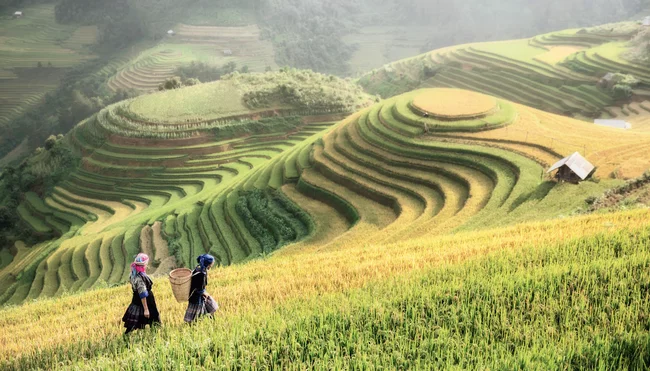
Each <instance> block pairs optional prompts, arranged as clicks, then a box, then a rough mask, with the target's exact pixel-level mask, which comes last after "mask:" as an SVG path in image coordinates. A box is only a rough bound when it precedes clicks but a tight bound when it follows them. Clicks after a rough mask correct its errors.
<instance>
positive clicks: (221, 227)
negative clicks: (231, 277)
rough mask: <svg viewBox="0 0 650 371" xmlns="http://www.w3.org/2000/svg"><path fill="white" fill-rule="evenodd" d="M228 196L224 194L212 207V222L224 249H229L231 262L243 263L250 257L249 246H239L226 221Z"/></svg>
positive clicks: (216, 199)
mask: <svg viewBox="0 0 650 371" xmlns="http://www.w3.org/2000/svg"><path fill="white" fill-rule="evenodd" d="M226 195H227V193H226V192H222V193H221V194H220V195H219V196H218V197H217V198H215V200H214V201H213V202H212V205H210V220H211V221H212V225H213V226H214V227H215V230H216V232H217V233H218V234H219V236H220V237H221V240H222V241H223V242H224V247H227V248H228V251H229V253H230V254H229V255H230V257H231V258H230V259H231V262H236V261H243V260H245V259H246V257H247V256H249V255H250V252H249V251H248V250H247V246H242V245H240V244H239V241H238V240H237V237H236V236H235V233H234V232H233V230H232V227H231V226H230V224H229V223H228V221H227V219H226V214H225V212H224V206H225V202H226Z"/></svg>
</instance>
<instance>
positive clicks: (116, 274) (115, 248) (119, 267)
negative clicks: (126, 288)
mask: <svg viewBox="0 0 650 371" xmlns="http://www.w3.org/2000/svg"><path fill="white" fill-rule="evenodd" d="M111 257H112V261H113V269H112V270H111V275H110V276H109V278H108V283H111V284H114V283H119V282H122V277H124V276H125V271H126V270H128V268H127V267H128V265H129V259H128V255H127V253H126V251H125V249H124V234H119V235H117V236H115V238H113V241H111ZM128 274H130V272H129V273H128Z"/></svg>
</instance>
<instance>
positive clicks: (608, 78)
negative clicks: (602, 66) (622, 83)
mask: <svg viewBox="0 0 650 371" xmlns="http://www.w3.org/2000/svg"><path fill="white" fill-rule="evenodd" d="M613 78H614V73H612V72H607V74H606V75H605V76H603V80H611V79H613Z"/></svg>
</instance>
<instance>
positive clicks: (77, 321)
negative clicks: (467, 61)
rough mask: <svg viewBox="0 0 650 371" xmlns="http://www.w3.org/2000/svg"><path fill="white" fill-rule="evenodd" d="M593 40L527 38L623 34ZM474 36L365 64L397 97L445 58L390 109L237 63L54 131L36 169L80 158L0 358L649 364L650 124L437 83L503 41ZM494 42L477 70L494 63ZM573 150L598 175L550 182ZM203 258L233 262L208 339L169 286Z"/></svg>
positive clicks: (17, 253) (31, 196) (33, 205)
mask: <svg viewBox="0 0 650 371" xmlns="http://www.w3.org/2000/svg"><path fill="white" fill-rule="evenodd" d="M585 32H586V34H585ZM585 32H582V31H579V30H578V31H566V32H564V33H557V34H554V35H555V36H550V35H545V36H540V37H538V38H535V39H531V40H527V41H526V42H525V45H527V46H529V47H531V48H537V49H539V48H541V47H542V45H545V44H544V43H546V42H549V43H554V42H564V43H567V41H566V40H565V39H564V38H562V37H561V36H558V35H564V34H566V35H569V36H567V37H566V38H567V39H569V40H570V41H571V42H575V43H584V45H582V44H581V45H580V46H581V47H584V48H585V49H584V50H590V49H587V47H588V46H589V47H590V48H591V47H594V45H592V44H589V43H588V42H587V41H585V39H589V40H592V39H594V38H600V37H602V38H604V39H606V40H607V43H618V42H621V43H622V42H623V41H612V38H615V37H619V36H614V35H606V36H602V35H601V36H594V35H593V32H594V31H585ZM612 32H613V31H612ZM576 35H582V36H581V37H580V40H577V38H579V36H576ZM585 35H586V36H585ZM617 35H618V34H617ZM583 37H584V39H583ZM620 37H621V38H624V37H630V36H629V35H628V34H625V35H624V36H620ZM557 38H560V39H561V40H560V41H557ZM534 40H536V41H534ZM513 43H521V42H520V41H516V42H513ZM536 43H539V44H540V45H537V44H536ZM607 43H605V42H603V43H601V44H603V45H607ZM533 44H535V45H533ZM587 44H589V45H587ZM477 45H478V46H476V47H472V48H467V49H464V48H466V47H457V48H450V49H449V54H450V55H447V54H445V53H441V52H434V53H430V54H427V55H425V56H421V57H417V58H415V59H413V60H407V61H403V62H400V63H398V64H396V65H393V66H389V67H387V68H385V69H384V70H382V71H375V73H374V75H372V74H371V75H369V76H367V77H364V78H363V79H362V83H367V81H366V80H364V79H371V80H372V79H374V80H372V81H373V83H375V84H377V85H376V86H379V87H381V86H384V87H385V86H386V81H388V80H382V79H384V78H388V77H386V76H390V74H391V73H392V72H390V71H392V70H391V68H397V67H399V66H401V67H403V68H404V70H403V73H404V76H406V75H407V74H409V73H411V72H409V71H419V72H417V74H419V73H420V72H422V71H424V70H418V68H422V66H423V64H422V63H425V64H424V66H428V67H427V68H429V67H430V66H431V65H430V64H429V63H440V64H441V65H442V66H443V67H442V68H435V69H430V70H429V69H427V70H426V71H424V72H427V73H429V74H433V75H432V76H430V77H429V78H428V79H427V80H426V81H425V82H424V83H422V85H423V86H426V85H427V84H429V85H430V86H433V87H425V88H418V89H406V90H408V91H405V92H400V94H394V96H392V97H390V98H388V99H385V100H381V99H379V98H378V97H375V96H370V95H368V94H366V93H364V92H363V91H362V90H361V88H360V87H359V86H358V85H356V84H354V83H353V82H352V81H349V80H343V79H339V78H336V77H331V76H325V75H320V74H316V73H312V72H307V71H297V70H290V69H283V70H282V71H281V72H277V73H265V74H238V73H235V74H232V75H229V76H227V77H226V78H224V79H222V80H221V81H219V82H215V83H210V84H200V85H196V86H193V87H188V88H182V89H177V90H171V91H166V92H161V93H154V94H149V95H145V96H141V97H139V98H135V99H132V100H127V101H124V102H120V103H117V104H115V105H112V106H109V107H107V108H105V109H103V110H102V111H100V112H99V113H98V114H96V115H94V116H92V117H90V118H88V119H87V120H84V121H83V122H81V123H79V125H77V126H76V127H75V128H74V129H73V130H72V131H71V132H70V133H69V134H67V135H66V136H65V137H60V138H54V139H52V141H50V142H49V143H46V146H45V148H42V149H40V150H37V151H36V153H34V154H33V156H32V157H31V158H30V159H29V160H28V162H27V165H26V166H33V167H35V168H36V167H37V166H38V165H37V164H38V163H48V162H49V163H51V164H53V165H57V166H63V165H61V164H60V163H59V162H57V161H58V160H57V157H56V151H58V150H60V148H61V147H65V148H68V149H70V150H71V152H72V154H73V155H74V156H73V157H74V158H73V160H71V161H70V162H69V163H68V165H66V166H70V167H69V171H67V175H66V176H62V177H61V178H60V180H58V181H57V182H56V183H55V184H42V185H39V187H34V189H33V190H32V191H31V192H29V193H27V194H26V195H25V200H24V201H23V202H22V203H20V205H19V206H18V212H19V213H20V216H21V220H22V223H23V224H24V226H25V227H26V228H29V229H30V231H31V233H32V234H34V235H37V236H39V237H40V238H41V239H42V241H44V242H40V243H36V244H34V245H33V246H28V245H26V244H25V243H24V242H23V241H18V242H16V244H15V246H14V248H13V249H12V250H11V252H10V253H8V254H7V253H3V254H2V260H1V262H2V265H1V266H0V267H1V268H2V269H1V270H0V289H1V291H0V303H3V304H5V305H6V307H5V308H3V309H1V310H0V314H1V315H0V327H2V329H3V331H2V333H0V344H1V345H2V347H1V348H0V366H2V367H3V368H7V369H21V368H42V369H52V368H78V369H106V368H124V369H140V368H143V369H173V368H175V367H176V365H178V364H184V365H186V366H188V367H193V368H206V369H218V368H222V369H231V368H264V369H267V368H268V369H270V368H283V369H284V368H287V369H308V368H327V369H350V368H372V367H378V368H389V369H407V368H421V369H441V368H460V369H485V368H490V369H512V368H526V369H529V368H530V369H548V368H550V369H555V368H608V369H609V368H621V369H644V368H647V366H648V365H649V364H650V350H649V349H648V344H649V343H650V333H649V329H650V305H649V304H650V292H649V290H648V287H650V286H649V282H650V273H649V271H648V269H647V268H648V266H649V265H650V251H649V250H648V248H647V246H648V243H649V242H650V241H649V239H650V237H649V236H650V211H649V210H648V207H647V206H646V205H643V204H634V205H633V206H634V207H632V205H629V206H630V207H613V205H618V204H617V203H616V202H614V201H612V202H610V199H617V200H619V201H620V200H622V199H623V198H625V197H627V198H632V197H636V199H637V200H642V199H643V197H644V196H642V195H641V194H642V192H643V191H644V190H645V191H646V196H647V185H648V183H650V182H648V174H647V173H645V171H646V170H647V169H648V168H650V151H647V148H648V146H649V145H650V132H647V131H646V130H644V128H643V126H633V127H632V128H631V129H630V130H622V129H615V128H610V127H602V126H596V125H594V124H593V123H589V122H585V121H581V120H578V119H576V118H571V117H567V116H566V115H564V116H563V115H558V114H556V113H553V112H556V110H553V109H548V110H547V111H542V110H540V108H547V107H542V104H541V103H540V104H531V106H532V107H531V106H527V105H524V104H522V102H521V99H523V98H522V97H525V96H526V95H525V94H524V93H521V94H514V95H512V96H508V97H506V96H503V94H496V92H495V93H494V94H492V93H491V92H490V91H481V89H473V88H472V87H473V86H470V85H469V82H472V83H478V82H479V80H478V79H477V78H468V79H467V81H469V82H468V83H467V84H466V85H464V86H456V85H454V84H453V83H452V82H454V81H456V80H454V79H453V78H449V80H448V81H451V82H449V83H447V84H442V83H440V84H439V85H436V83H435V82H436V81H440V80H435V79H440V78H442V77H443V76H445V75H444V74H445V73H448V72H450V71H451V72H454V73H455V72H458V71H462V73H470V72H472V71H473V70H474V68H475V67H472V69H470V68H465V67H463V66H462V65H463V64H462V63H461V64H460V67H458V66H459V65H458V64H455V62H453V61H452V62H449V63H447V62H444V61H443V60H442V59H443V58H459V56H458V55H460V54H463V53H468V51H467V50H470V51H472V50H479V49H480V48H482V47H486V48H488V47H492V46H493V45H500V44H477ZM481 45H482V46H481ZM503 45H506V44H505V43H504V44H503ZM516 45H517V46H518V47H513V48H512V49H510V48H506V47H503V49H504V50H505V51H504V53H506V52H512V53H515V51H517V53H519V52H521V53H523V51H522V49H521V48H520V46H521V45H519V44H516ZM454 50H458V52H457V54H458V55H457V54H454V53H456V52H454ZM540 50H541V49H540ZM461 51H462V53H461ZM489 53H492V52H489ZM489 53H488V52H485V53H484V54H481V55H483V57H481V58H477V59H476V61H477V62H476V63H477V64H478V63H479V61H480V63H497V62H495V61H494V60H493V59H491V58H488V57H487V56H488V55H489ZM558 53H560V52H559V51H558ZM563 53H564V52H562V53H560V54H563ZM585 54H588V53H587V52H585ZM555 57H557V56H555ZM424 58H428V59H427V61H426V62H423V61H424ZM435 58H441V59H440V60H437V59H435ZM494 58H495V59H499V60H500V62H499V63H498V64H499V65H500V66H511V65H512V64H513V63H512V62H511V61H509V60H505V59H506V57H504V56H501V57H494ZM522 58H523V57H522ZM429 59H430V61H429ZM557 59H559V57H557ZM445 60H446V59H445ZM436 61H437V62H436ZM521 63H522V65H523V63H524V62H521ZM527 63H528V62H527ZM531 63H532V62H531ZM540 63H542V62H540ZM413 66H416V67H414V68H415V69H412V67H413ZM520 67H521V66H514V67H508V68H513V69H516V68H520ZM476 68H478V67H476ZM522 68H523V67H522ZM526 68H530V69H531V70H532V71H533V72H534V73H533V72H527V73H526V74H525V76H528V77H527V78H530V81H536V80H535V79H536V78H537V77H536V76H538V75H535V73H542V72H543V73H547V74H549V76H547V77H548V78H549V80H548V81H555V80H553V79H557V80H560V79H563V80H562V81H568V82H571V81H583V82H584V84H578V85H576V86H572V87H571V88H570V87H565V88H563V87H562V86H560V87H553V85H552V83H550V82H549V83H548V84H547V85H543V86H548V87H552V89H555V90H552V93H549V95H548V97H549V98H548V102H549V103H548V104H551V103H550V102H552V101H551V97H556V98H557V97H560V95H559V94H560V92H562V91H565V90H566V89H569V90H571V89H575V91H582V92H585V91H586V92H593V94H594V95H597V96H600V97H601V98H602V99H603V101H604V100H605V97H609V98H610V99H611V101H607V104H603V105H602V106H601V107H600V108H597V107H596V106H595V105H593V106H588V105H587V102H589V101H590V99H588V98H586V96H590V94H587V93H585V94H586V95H581V94H574V95H571V96H572V97H577V98H574V99H573V100H566V101H564V100H563V102H564V104H566V107H565V106H562V105H561V104H560V103H559V102H556V103H554V104H558V107H557V108H563V109H566V110H568V111H570V112H571V113H573V114H575V115H576V116H578V117H583V116H587V115H588V114H589V115H592V116H596V115H601V114H602V112H606V111H607V110H609V108H608V107H614V102H616V100H615V98H614V96H613V95H611V96H610V95H609V94H610V93H611V94H614V92H613V90H612V91H611V92H608V91H607V89H603V90H601V88H599V87H597V86H596V84H597V83H598V81H596V80H597V79H596V77H595V76H596V75H595V74H594V75H593V76H591V77H589V78H588V77H587V76H588V75H586V74H584V73H583V72H577V71H574V70H571V69H569V68H568V67H566V69H565V67H548V70H547V69H546V67H544V68H542V67H541V65H537V67H526ZM456 70H458V71H456ZM499 71H501V72H499V73H504V74H513V75H516V73H514V72H512V71H510V72H508V71H505V70H503V71H502V70H499ZM558 71H562V75H561V77H560V76H559V75H558V76H555V75H553V74H555V73H558V74H560V72H558ZM424 72H423V73H424ZM412 73H413V74H415V72H412ZM458 73H460V72H458ZM481 75H484V74H481ZM550 75H553V76H550ZM411 76H413V77H414V78H415V75H411ZM417 76H421V75H417ZM572 78H576V79H584V80H571V79H572ZM640 78H641V77H639V79H640ZM429 79H433V80H429ZM412 81H416V80H412ZM417 81H418V83H421V81H419V80H417ZM427 81H428V82H427ZM457 81H461V79H460V78H459V79H458V80H457ZM381 84H384V85H381ZM590 84H591V85H590ZM643 84H644V82H643V81H639V82H638V83H636V84H635V87H634V91H633V92H631V94H633V96H634V97H637V96H640V95H642V94H643V91H644V90H643V89H644V88H643V86H644V85H643ZM525 85H526V86H527V87H529V88H534V87H535V86H536V85H533V84H532V83H531V84H528V83H526V84H525ZM583 85H584V86H591V87H590V88H588V89H587V88H585V87H582V86H583ZM366 86H368V85H366ZM401 88H404V86H402V87H401ZM549 89H551V88H549ZM585 89H586V90H585ZM371 90H372V89H371ZM501 91H502V90H499V92H501ZM596 92H597V93H596ZM567 94H568V93H567ZM599 94H600V95H599ZM540 96H541V95H540ZM558 99H560V98H558ZM627 99H629V97H627ZM545 102H546V101H545ZM553 102H555V101H553ZM579 102H583V103H579ZM523 103H527V102H523ZM544 104H546V103H544ZM581 104H584V106H581ZM639 104H641V102H639ZM587 108H589V109H591V110H588V109H587ZM549 111H550V112H549ZM562 113H566V112H562ZM612 116H613V115H612ZM574 152H580V153H581V154H583V155H584V156H585V157H586V159H587V160H589V161H590V162H591V163H592V164H593V165H594V166H595V169H594V171H593V172H592V174H590V175H591V177H590V178H588V179H587V180H585V181H583V182H580V183H578V184H572V183H569V182H557V181H556V180H555V179H553V176H552V175H553V174H547V169H548V168H549V167H550V166H551V165H553V164H554V163H556V162H557V161H559V160H561V159H563V158H565V157H566V156H569V155H571V154H572V153H574ZM69 164H72V165H69ZM644 173H645V175H644ZM613 174H614V175H615V176H612V175H613ZM621 178H630V179H634V180H631V181H629V182H625V181H624V180H622V179H621ZM618 196H620V197H618ZM621 203H622V202H621ZM601 205H605V206H608V207H609V206H611V207H610V208H607V207H605V206H602V207H601ZM138 252H145V253H147V254H148V255H149V256H150V257H152V263H151V264H150V266H149V269H148V272H150V273H152V275H153V276H154V277H157V278H156V279H155V283H156V286H155V290H156V296H157V298H158V299H157V300H158V301H159V308H160V310H161V314H162V321H163V323H164V326H163V327H162V328H160V329H157V330H152V331H142V332H140V333H137V334H135V335H134V336H132V337H126V338H125V337H123V336H122V331H123V329H122V328H121V323H120V318H121V315H122V314H123V311H124V308H125V307H126V305H128V302H129V300H130V295H131V289H130V287H129V286H128V285H126V284H125V283H126V282H127V280H128V275H129V269H128V264H129V263H130V261H131V259H132V257H133V255H135V254H137V253H138ZM202 253H210V254H212V255H214V256H215V258H216V260H217V263H218V264H217V265H218V267H217V268H215V269H214V270H213V271H212V272H211V274H210V285H209V287H208V290H209V291H210V293H211V294H212V295H213V296H214V297H215V298H216V299H217V300H218V301H219V303H220V305H221V310H220V315H219V316H217V317H216V318H214V319H207V320H205V321H202V322H201V323H200V324H199V326H198V328H200V331H197V327H196V326H195V327H189V326H184V325H183V324H182V322H183V320H182V314H183V311H184V308H185V306H184V303H177V302H176V301H175V300H174V299H173V297H172V293H171V289H170V286H169V284H168V283H167V279H166V278H165V275H166V273H167V272H169V270H170V269H172V268H173V267H179V266H189V267H191V266H193V263H194V258H195V257H196V256H197V255H199V254H202Z"/></svg>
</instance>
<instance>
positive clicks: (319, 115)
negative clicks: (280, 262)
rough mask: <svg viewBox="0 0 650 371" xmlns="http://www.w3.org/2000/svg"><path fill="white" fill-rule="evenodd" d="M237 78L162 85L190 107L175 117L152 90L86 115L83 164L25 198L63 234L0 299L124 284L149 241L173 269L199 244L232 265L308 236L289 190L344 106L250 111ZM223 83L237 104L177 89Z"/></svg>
mask: <svg viewBox="0 0 650 371" xmlns="http://www.w3.org/2000/svg"><path fill="white" fill-rule="evenodd" d="M229 83H232V82H231V81H220V82H217V83H215V84H202V85H200V86H198V87H194V88H191V89H184V90H179V91H169V92H164V93H159V94H157V96H158V99H159V100H163V101H164V100H165V99H164V98H163V96H164V97H166V98H167V99H168V101H169V102H175V103H176V104H178V105H179V106H182V108H183V109H182V110H181V111H179V112H177V114H176V115H175V116H173V113H172V115H171V116H170V115H164V116H165V118H166V120H165V121H163V122H156V120H157V117H161V116H159V115H160V112H158V111H157V109H155V105H154V106H151V105H150V104H149V103H152V102H150V101H149V98H150V96H144V97H141V98H138V99H135V100H131V101H126V102H123V103H118V104H116V105H113V106H110V107H108V108H106V109H104V110H102V111H101V112H100V113H99V114H97V115H95V116H93V117H91V118H89V119H88V120H86V121H84V122H82V123H81V124H80V125H78V126H77V127H76V128H75V129H74V130H73V131H72V132H71V133H70V134H69V135H68V136H67V137H66V139H65V140H66V141H67V143H68V144H69V145H70V146H71V147H72V148H73V149H74V150H76V151H78V152H79V153H81V154H82V155H83V160H82V164H81V166H80V167H79V168H78V169H77V170H75V171H74V172H73V173H72V174H71V175H70V177H69V178H68V179H67V180H66V181H64V182H61V183H59V184H58V185H57V186H56V187H55V188H54V191H53V192H52V193H51V194H50V195H48V196H47V197H45V198H44V199H41V198H39V197H38V196H37V195H36V194H29V195H28V198H27V199H26V200H25V202H24V203H23V204H21V205H20V207H19V214H20V216H21V218H22V220H23V221H24V222H25V223H26V224H27V225H28V226H29V227H30V228H31V229H32V230H33V231H34V233H35V234H38V235H42V236H48V237H52V238H54V239H53V242H51V243H49V244H46V245H45V246H46V247H44V249H46V252H45V253H43V255H41V258H42V259H40V260H38V264H36V262H34V263H33V264H32V265H31V267H29V268H24V267H23V268H24V269H27V270H30V269H31V271H30V273H28V274H25V275H23V276H21V278H20V279H17V280H16V281H15V282H13V284H9V285H7V286H6V287H8V289H6V290H3V294H2V299H1V301H2V302H3V303H17V302H20V301H23V300H25V299H26V298H37V297H51V296H58V295H61V294H62V293H64V292H75V291H81V290H86V289H88V288H92V287H97V286H102V285H106V284H115V283H120V282H123V281H124V280H125V279H126V278H127V277H128V269H127V268H128V267H127V265H128V261H129V260H130V259H131V257H132V256H133V255H134V254H136V253H137V252H138V251H140V250H143V251H147V252H149V253H151V254H150V255H152V256H154V257H155V264H154V265H155V267H156V268H158V267H161V274H165V273H166V272H168V271H169V269H170V268H172V267H174V266H178V265H183V266H189V265H191V264H192V262H193V261H194V258H195V256H196V255H198V254H200V253H205V252H211V253H212V254H213V255H214V256H215V257H217V259H218V262H219V264H221V265H230V264H233V263H237V262H242V261H245V260H249V259H252V258H256V257H258V256H259V255H260V254H269V253H271V252H273V251H274V250H276V249H277V248H279V247H280V246H283V245H285V244H287V243H290V242H292V241H296V240H301V239H304V238H305V237H306V236H308V235H310V233H311V231H312V230H314V229H315V227H314V225H313V223H312V221H311V219H310V218H309V216H308V214H306V213H304V212H303V211H302V210H301V209H300V208H298V207H297V206H296V205H295V204H294V203H293V201H291V200H290V199H288V198H287V197H286V196H284V194H283V193H282V192H281V191H279V190H280V188H281V187H283V186H284V185H285V184H286V183H287V182H293V183H295V182H296V181H297V178H298V176H299V173H300V170H299V169H302V168H303V167H304V166H307V164H308V163H309V159H308V158H309V151H310V149H311V142H309V141H306V140H307V139H309V138H314V139H313V140H315V138H316V137H318V136H319V135H320V133H321V132H323V131H324V130H326V129H327V128H329V127H330V126H331V125H332V124H333V122H332V120H334V119H336V118H341V117H342V116H341V115H340V113H341V112H340V111H336V110H333V109H328V108H327V107H322V108H321V109H319V108H317V107H313V108H310V109H305V108H304V107H301V108H291V107H290V106H273V107H269V108H267V109H260V110H257V111H253V110H249V109H246V108H245V107H244V106H243V105H242V104H241V99H242V96H241V94H239V95H238V94H237V93H238V90H237V89H235V88H234V87H233V86H230V85H228V84H229ZM221 85H228V86H227V89H226V90H227V91H228V92H229V94H230V96H231V98H232V97H235V98H236V99H235V101H236V103H237V104H235V105H233V107H231V108H230V109H227V107H222V106H220V105H216V106H211V107H207V106H203V105H198V106H196V107H195V106H192V105H185V103H184V101H183V100H182V99H178V98H177V97H176V96H177V95H178V94H179V93H184V94H185V95H186V96H185V98H188V99H190V100H192V98H191V97H192V96H194V98H196V99H197V100H199V101H200V99H199V98H203V99H207V101H214V100H219V99H221V98H220V95H219V92H221V91H223V90H224V89H223V86H221ZM213 86H214V87H216V88H215V89H216V90H214V89H212V87H213ZM219 86H221V88H219ZM333 89H334V88H333ZM239 93H241V92H239ZM364 99H368V100H369V99H370V98H369V97H366V98H364ZM224 102H227V101H224ZM222 103H223V102H222ZM152 108H153V109H152ZM193 108H196V110H195V111H194V112H193V115H195V116H196V117H202V119H201V120H189V121H188V120H187V117H185V116H184V115H183V114H181V113H182V111H183V110H191V109H193ZM233 110H234V111H233ZM280 113H282V114H285V115H290V116H291V117H290V118H286V119H285V120H291V121H290V122H291V123H292V124H291V127H290V128H289V129H286V130H282V131H273V129H272V128H268V129H266V131H265V132H264V131H263V132H261V133H258V134H255V135H253V134H250V130H249V131H248V133H249V134H246V132H247V131H243V132H242V134H239V135H236V136H234V137H233V136H231V137H223V135H222V136H220V134H219V133H220V131H219V129H220V128H222V129H223V128H228V127H236V126H237V125H244V124H250V123H249V122H250V119H251V118H253V117H257V118H258V119H260V118H262V117H267V116H276V115H278V114H280ZM133 117H137V118H138V119H134V118H133ZM171 117H175V118H176V120H177V121H172V120H171ZM258 130H259V129H258ZM256 223H257V224H256ZM259 223H263V226H262V227H260V224H259ZM256 228H257V229H256ZM269 230H271V231H272V232H269ZM160 249H163V251H160ZM3 262H4V260H3ZM3 264H8V263H3ZM15 264H18V261H17V260H15V261H13V262H11V264H9V266H8V268H7V270H6V272H8V271H9V270H11V269H14V268H15V267H14V266H15ZM3 272H5V271H3ZM3 277H4V279H5V280H7V279H8V280H12V279H15V277H16V276H3ZM28 281H29V283H28ZM44 282H46V283H47V284H46V285H45V284H44ZM3 287H5V285H3ZM9 287H11V288H9Z"/></svg>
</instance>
